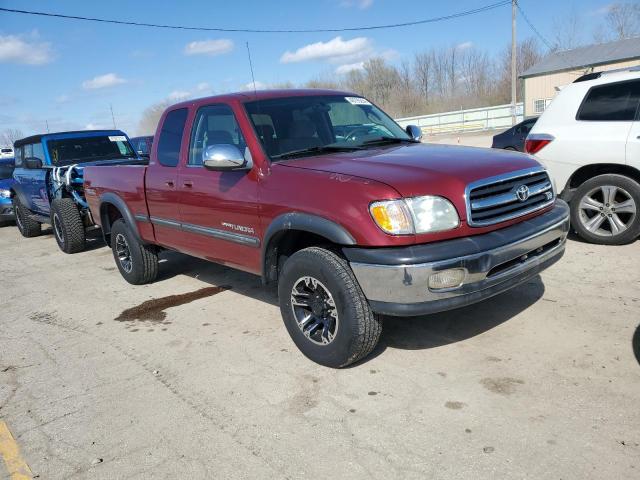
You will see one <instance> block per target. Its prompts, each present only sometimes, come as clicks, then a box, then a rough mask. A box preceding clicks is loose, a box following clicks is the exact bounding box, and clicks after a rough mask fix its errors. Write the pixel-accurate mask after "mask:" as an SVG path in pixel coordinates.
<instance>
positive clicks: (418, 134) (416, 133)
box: [406, 125, 422, 142]
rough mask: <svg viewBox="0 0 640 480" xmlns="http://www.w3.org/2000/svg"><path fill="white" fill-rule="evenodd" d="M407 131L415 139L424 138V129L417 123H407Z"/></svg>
mask: <svg viewBox="0 0 640 480" xmlns="http://www.w3.org/2000/svg"><path fill="white" fill-rule="evenodd" d="M406 132H407V135H409V136H410V137H411V138H412V139H413V140H416V141H418V142H419V141H420V140H421V139H422V129H421V128H420V127H418V126H417V125H407V128H406Z"/></svg>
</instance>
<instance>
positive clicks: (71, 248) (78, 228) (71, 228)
mask: <svg viewBox="0 0 640 480" xmlns="http://www.w3.org/2000/svg"><path fill="white" fill-rule="evenodd" d="M51 227H52V228H53V236H54V237H55V238H56V242H57V243H58V247H60V250H62V251H63V252H64V253H78V252H81V251H83V250H84V248H85V231H84V223H83V222H82V217H81V216H80V211H79V210H78V206H77V205H76V204H75V202H74V201H73V200H72V199H70V198H56V199H55V200H54V201H53V202H51Z"/></svg>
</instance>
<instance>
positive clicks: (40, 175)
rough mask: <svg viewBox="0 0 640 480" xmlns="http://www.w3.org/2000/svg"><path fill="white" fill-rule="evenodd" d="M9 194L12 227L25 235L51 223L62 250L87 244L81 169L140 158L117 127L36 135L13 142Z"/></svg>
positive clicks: (87, 215) (89, 222) (90, 222)
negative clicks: (11, 178) (13, 224)
mask: <svg viewBox="0 0 640 480" xmlns="http://www.w3.org/2000/svg"><path fill="white" fill-rule="evenodd" d="M14 150H15V170H14V172H13V178H14V184H13V186H12V187H11V198H12V200H13V209H14V213H15V217H16V225H17V227H18V229H19V230H20V233H21V234H22V235H23V236H24V237H35V236H37V235H40V232H41V225H42V224H43V223H46V224H50V225H51V226H52V227H53V232H54V234H55V238H56V241H57V242H58V246H59V247H60V249H61V250H62V251H63V252H65V253H75V252H79V251H82V250H84V248H85V232H86V230H87V229H88V228H91V227H93V226H94V225H95V224H94V221H93V219H92V218H91V212H90V211H89V208H88V206H87V203H86V201H85V198H84V191H83V185H82V182H83V168H84V166H87V165H113V164H120V163H133V162H142V161H143V160H142V159H140V157H138V155H137V154H136V152H135V150H134V149H133V147H132V146H131V144H130V143H129V138H128V137H127V136H126V134H125V133H123V132H121V131H120V130H86V131H80V132H61V133H47V134H42V135H34V136H31V137H27V138H23V139H22V140H18V141H17V142H15V144H14Z"/></svg>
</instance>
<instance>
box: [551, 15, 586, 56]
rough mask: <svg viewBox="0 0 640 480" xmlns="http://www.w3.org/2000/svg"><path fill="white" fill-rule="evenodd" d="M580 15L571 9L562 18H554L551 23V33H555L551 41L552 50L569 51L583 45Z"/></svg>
mask: <svg viewBox="0 0 640 480" xmlns="http://www.w3.org/2000/svg"><path fill="white" fill-rule="evenodd" d="M582 23H583V22H582V15H581V14H580V12H578V10H577V9H576V6H575V5H573V6H572V7H571V10H570V12H569V13H568V14H567V15H566V16H565V17H563V18H556V19H555V20H554V21H553V31H554V32H555V35H554V40H553V49H554V50H571V49H573V48H577V47H579V46H581V45H582V44H583V40H582V32H583V27H582Z"/></svg>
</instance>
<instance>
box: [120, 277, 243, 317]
mask: <svg viewBox="0 0 640 480" xmlns="http://www.w3.org/2000/svg"><path fill="white" fill-rule="evenodd" d="M230 289H231V287H228V286H222V287H205V288H201V289H200V290H196V291H194V292H189V293H183V294H181V295H169V296H167V297H161V298H154V299H151V300H147V301H146V302H143V303H141V304H140V305H138V306H135V307H131V308H127V309H126V310H124V311H123V312H122V313H121V314H120V315H118V316H117V317H116V318H115V320H116V321H117V322H131V321H134V320H138V321H142V322H155V323H160V322H162V321H163V320H164V319H165V318H166V317H167V312H165V310H166V309H167V308H171V307H177V306H180V305H184V304H186V303H191V302H193V301H194V300H200V299H201V298H206V297H210V296H212V295H216V294H218V293H220V292H224V291H225V290H230Z"/></svg>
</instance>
